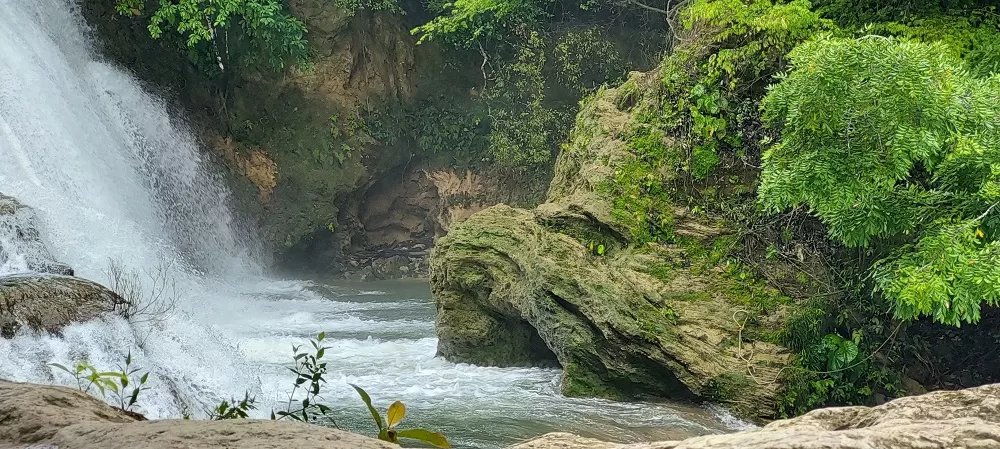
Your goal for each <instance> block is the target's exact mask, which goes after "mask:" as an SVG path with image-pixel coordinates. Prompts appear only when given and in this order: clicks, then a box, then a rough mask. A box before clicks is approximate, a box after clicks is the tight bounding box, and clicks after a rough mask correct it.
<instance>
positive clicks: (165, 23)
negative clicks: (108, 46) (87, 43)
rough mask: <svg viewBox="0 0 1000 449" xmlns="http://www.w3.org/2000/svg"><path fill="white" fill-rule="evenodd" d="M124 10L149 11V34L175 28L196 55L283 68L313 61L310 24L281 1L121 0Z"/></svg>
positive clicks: (224, 63)
mask: <svg viewBox="0 0 1000 449" xmlns="http://www.w3.org/2000/svg"><path fill="white" fill-rule="evenodd" d="M115 8H116V9H117V11H118V12H119V13H120V14H123V15H133V16H145V15H147V12H149V11H151V13H150V14H148V15H149V34H150V35H151V36H152V37H153V38H155V39H158V38H161V37H163V36H164V34H166V33H176V34H177V35H178V36H179V37H181V38H182V39H183V41H184V44H185V45H186V47H187V49H188V51H189V54H190V55H191V57H192V59H193V60H195V61H197V62H205V61H211V62H210V63H208V64H211V65H215V66H217V67H218V69H219V71H221V72H223V73H225V72H227V71H228V70H230V69H231V68H232V67H230V65H231V64H238V65H240V66H243V67H264V68H270V69H275V70H277V69H282V68H284V67H285V66H286V65H287V64H289V63H293V64H305V63H306V62H307V61H308V60H309V45H308V43H307V42H306V39H305V34H306V27H305V25H304V24H303V23H302V21H300V20H299V19H297V18H295V17H293V16H292V15H291V14H289V13H288V11H286V8H285V6H284V4H283V3H282V2H281V1H279V0H157V1H156V2H155V3H154V2H153V0H116V4H115Z"/></svg>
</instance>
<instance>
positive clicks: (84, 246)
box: [0, 0, 725, 447]
mask: <svg viewBox="0 0 1000 449" xmlns="http://www.w3.org/2000/svg"><path fill="white" fill-rule="evenodd" d="M0 193H4V194H7V195H10V196H13V197H15V198H17V199H18V200H20V202H22V203H24V204H25V205H27V206H30V207H31V208H33V209H34V211H35V214H36V215H37V216H38V220H37V222H38V223H37V224H38V225H39V226H40V233H41V236H42V239H43V240H44V242H45V243H46V244H47V246H48V247H49V248H48V249H49V251H51V252H52V253H53V255H54V256H55V258H56V259H58V260H60V261H62V262H65V263H67V264H69V265H71V266H72V267H74V268H75V269H76V271H77V275H79V276H82V277H86V278H89V279H93V280H96V281H103V280H105V279H104V278H105V275H104V271H105V269H106V268H107V264H108V260H109V259H111V258H114V259H118V260H120V261H121V262H122V263H123V264H125V265H126V266H129V267H133V268H137V269H140V270H141V269H151V268H153V267H156V266H159V265H161V264H162V263H163V262H168V263H169V264H170V267H171V269H170V271H169V275H170V276H171V277H172V278H173V279H174V280H175V281H176V282H177V284H178V285H179V287H180V291H181V292H182V293H183V295H182V296H181V300H180V302H179V303H178V309H177V311H176V312H175V313H173V314H171V315H169V316H168V317H167V318H166V320H165V321H163V322H162V323H156V324H155V325H151V324H148V323H147V324H143V323H128V322H125V321H124V320H121V319H116V318H112V317H108V318H106V319H102V320H97V321H92V322H88V323H82V324H75V325H72V326H70V327H68V328H67V329H65V331H64V335H63V336H61V337H54V336H45V335H34V334H32V333H30V332H22V333H21V334H19V335H17V336H16V337H15V338H13V339H10V340H5V339H2V338H0V378H6V379H13V380H21V381H31V382H39V383H61V384H66V385H71V384H72V383H73V381H72V379H71V378H69V377H67V376H66V375H64V374H62V373H60V372H58V371H57V370H55V369H53V368H52V367H51V366H50V365H49V363H61V364H66V365H68V364H71V363H72V362H74V361H77V360H81V359H86V360H88V361H89V362H90V363H92V364H93V365H95V366H97V367H100V368H111V367H114V366H115V364H117V363H118V362H120V361H121V359H122V358H123V357H124V355H125V354H126V353H127V352H129V351H131V352H132V353H133V355H134V357H135V358H136V359H137V360H138V361H139V363H140V364H141V365H142V366H143V367H144V368H146V369H148V370H149V371H151V372H152V373H153V374H152V381H151V383H150V387H151V389H150V390H149V391H147V392H145V393H143V396H142V397H141V399H140V411H141V412H143V413H145V414H147V416H149V417H151V418H167V417H178V416H180V415H181V414H182V413H192V414H193V415H195V416H199V415H203V414H204V410H205V409H206V408H208V407H210V406H211V405H213V404H217V403H218V401H219V400H221V399H224V398H229V397H242V395H243V393H244V391H250V392H251V393H252V394H256V395H257V398H258V400H259V404H258V405H259V408H258V410H257V412H256V413H257V416H258V417H266V416H267V415H268V413H269V412H270V410H271V409H272V408H279V409H280V407H281V406H282V405H283V402H284V400H285V398H287V394H288V391H289V389H290V386H291V380H292V379H290V378H289V375H288V373H287V371H286V370H285V368H284V366H286V363H287V362H288V360H289V355H290V347H291V346H292V345H293V344H301V343H303V342H304V341H306V339H307V338H308V337H309V336H312V335H315V334H316V333H318V332H320V331H327V332H328V333H329V334H330V336H331V338H330V340H328V345H329V346H330V349H329V350H328V351H327V354H328V356H327V357H328V358H329V359H330V363H331V366H332V372H331V373H330V374H329V375H328V376H327V377H328V379H329V391H328V392H327V393H326V394H325V400H327V401H329V403H330V404H331V405H333V406H335V407H336V408H337V409H338V410H339V412H338V417H339V418H338V419H339V420H340V422H341V424H342V425H347V426H348V427H349V428H352V429H355V430H361V431H368V430H369V427H370V423H366V422H365V421H364V419H365V418H364V417H365V416H366V415H367V412H366V411H364V410H363V409H362V408H361V406H360V402H359V401H358V399H357V397H356V396H355V393H354V392H353V390H351V389H350V387H348V386H347V384H348V383H357V384H360V385H362V386H364V387H366V388H367V389H368V390H369V391H370V392H371V393H372V395H373V396H374V397H375V399H376V401H378V402H380V403H382V404H383V405H384V404H385V403H387V402H388V401H391V400H395V399H400V400H403V401H404V402H406V403H407V404H408V405H409V406H410V410H411V415H412V418H411V421H416V423H417V424H422V425H425V426H428V427H433V428H437V429H441V430H444V431H446V432H447V433H449V435H451V436H452V438H453V440H455V441H456V442H457V443H459V444H458V445H459V447H499V446H500V445H501V444H504V443H509V442H511V441H515V440H517V439H520V438H524V437H530V436H534V435H538V434H540V433H542V432H545V431H555V430H566V431H575V432H577V433H581V434H590V435H595V436H605V437H607V436H610V437H612V438H617V439H621V440H634V439H636V438H642V437H649V436H661V437H662V436H669V437H676V436H682V435H688V434H692V433H705V432H709V431H719V430H722V429H725V425H723V424H722V423H720V422H719V421H718V419H717V418H716V417H715V416H714V414H713V413H710V412H709V411H706V410H705V409H702V408H699V407H693V406H680V405H670V404H621V403H613V402H608V401H600V400H588V399H567V398H563V397H561V396H559V394H558V376H559V373H558V371H555V370H543V369H500V368H481V367H474V366H468V365H456V364H452V363H449V362H447V361H444V360H441V359H439V358H436V357H434V351H435V346H436V339H435V336H434V329H433V324H432V319H433V313H434V311H433V306H432V305H431V303H430V301H429V293H428V291H427V290H428V289H427V288H426V287H427V286H426V284H425V283H417V284H413V283H403V284H386V285H381V286H378V287H372V286H340V287H332V286H329V285H324V284H320V283H313V282H305V281H277V280H272V279H268V278H266V277H265V276H263V275H262V273H261V268H260V264H259V263H258V262H257V258H256V257H255V254H256V253H257V252H258V249H257V245H255V244H253V243H252V242H253V240H252V238H251V237H250V235H248V234H247V233H245V232H242V231H241V230H240V226H238V225H237V223H235V222H234V218H233V215H232V214H230V212H229V210H228V209H227V207H226V204H227V202H228V201H227V199H228V196H229V195H228V193H227V190H226V189H225V188H224V186H223V185H222V184H221V183H220V182H219V180H218V179H216V177H214V176H213V175H212V171H211V170H210V167H209V166H208V164H207V163H206V162H205V161H203V160H202V157H201V155H200V152H199V150H198V146H197V142H196V141H195V139H194V138H193V137H192V136H191V134H190V133H189V132H188V130H187V129H186V127H185V126H184V124H183V121H182V120H177V118H176V117H174V116H171V115H170V114H169V112H168V110H167V108H166V107H165V105H164V103H163V101H162V100H160V99H158V98H156V97H155V96H153V95H150V94H149V93H148V92H146V91H145V90H144V89H143V88H142V86H141V85H140V84H139V83H138V82H137V81H136V80H135V79H134V78H133V77H132V76H130V75H129V74H127V73H125V72H123V71H122V70H121V69H119V68H117V67H115V66H114V65H111V64H108V63H106V62H103V61H102V60H101V59H100V58H99V57H98V56H97V55H96V53H95V52H94V50H93V48H92V45H91V42H90V40H89V34H88V32H87V28H86V26H85V25H84V23H83V21H82V20H81V19H80V17H79V14H78V13H77V11H75V5H74V1H73V0H0ZM3 238H4V237H3V236H2V235H0V240H2V239H3ZM8 243H9V242H8ZM0 244H4V242H2V241H0ZM5 248H10V250H11V251H14V252H15V253H16V252H17V251H22V252H24V251H37V248H36V249H32V248H35V247H33V246H30V245H28V246H18V245H10V244H7V245H6V246H5ZM10 256H11V257H8V259H9V260H8V263H0V275H3V274H8V273H10V272H13V271H22V270H25V269H27V266H28V264H26V263H24V261H25V260H27V259H30V256H32V255H31V254H12V255H10ZM375 289H377V290H380V291H374V290H375Z"/></svg>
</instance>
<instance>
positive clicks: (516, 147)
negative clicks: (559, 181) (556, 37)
mask: <svg viewBox="0 0 1000 449" xmlns="http://www.w3.org/2000/svg"><path fill="white" fill-rule="evenodd" d="M544 67H545V49H544V42H543V41H542V39H541V37H540V36H539V35H538V34H536V33H532V35H531V36H530V37H529V38H528V40H527V43H526V44H525V45H524V46H522V47H521V48H520V49H518V51H517V55H516V57H515V59H514V62H513V63H512V64H510V65H507V66H504V67H503V68H502V69H501V70H499V72H498V73H497V74H496V77H495V78H494V79H493V83H492V84H491V85H489V86H487V89H486V93H485V95H486V101H487V102H489V103H492V104H497V105H501V107H498V108H495V109H493V110H492V111H491V113H490V121H491V127H492V131H491V133H490V151H491V152H492V153H493V155H494V157H495V158H496V160H497V161H498V162H500V163H501V164H503V165H506V166H510V167H526V166H527V167H530V166H535V165H543V164H546V163H547V162H549V160H551V158H552V150H553V148H554V146H555V143H554V142H553V139H552V137H553V135H552V131H551V129H552V128H551V125H552V123H553V120H554V116H553V113H552V111H551V110H550V109H549V108H546V107H545V105H544V103H543V102H544V100H545V76H544V74H543V72H542V71H543V69H544Z"/></svg>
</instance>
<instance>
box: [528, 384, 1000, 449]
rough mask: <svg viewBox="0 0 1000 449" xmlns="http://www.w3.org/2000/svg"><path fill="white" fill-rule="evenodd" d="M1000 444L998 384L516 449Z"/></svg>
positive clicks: (985, 447) (898, 448)
mask: <svg viewBox="0 0 1000 449" xmlns="http://www.w3.org/2000/svg"><path fill="white" fill-rule="evenodd" d="M879 448H894V449H911V448H912V449H918V448H919V449H952V448H977V449H994V448H1000V384H993V385H986V386H982V387H978V388H970V389H967V390H960V391H939V392H934V393H928V394H925V395H922V396H911V397H906V398H901V399H896V400H894V401H891V402H888V403H886V404H883V405H880V406H878V407H840V408H828V409H819V410H814V411H812V412H810V413H807V414H805V415H803V416H800V417H797V418H793V419H788V420H783V421H775V422H773V423H771V424H768V425H767V426H765V427H763V428H761V429H759V430H755V431H748V432H740V433H734V434H729V435H709V436H702V437H694V438H689V439H687V440H683V441H668V442H660V443H643V444H614V443H606V442H602V441H597V440H592V439H588V438H581V437H578V436H575V435H569V434H564V433H559V434H550V435H546V436H544V437H542V438H539V439H537V440H533V441H529V442H527V443H524V444H521V445H518V446H516V447H514V448H513V449H879Z"/></svg>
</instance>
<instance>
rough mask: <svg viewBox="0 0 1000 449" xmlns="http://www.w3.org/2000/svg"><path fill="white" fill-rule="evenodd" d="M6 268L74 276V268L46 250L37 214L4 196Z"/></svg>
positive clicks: (0, 201)
mask: <svg viewBox="0 0 1000 449" xmlns="http://www.w3.org/2000/svg"><path fill="white" fill-rule="evenodd" d="M17 259H21V260H17ZM5 267H6V269H7V270H10V269H15V270H17V269H20V270H19V271H35V272H39V273H53V274H62V275H67V276H72V275H73V269H72V268H70V267H69V265H66V264H64V263H61V262H59V261H57V260H55V258H53V257H52V254H50V253H49V250H48V248H46V247H45V243H43V242H42V239H41V235H40V234H39V232H38V225H37V218H36V216H35V212H34V211H33V210H32V209H31V208H30V207H27V206H25V205H23V204H21V203H20V202H18V201H17V200H16V199H14V198H11V197H9V196H6V195H4V194H2V193H0V272H2V271H5V270H4V268H5Z"/></svg>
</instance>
